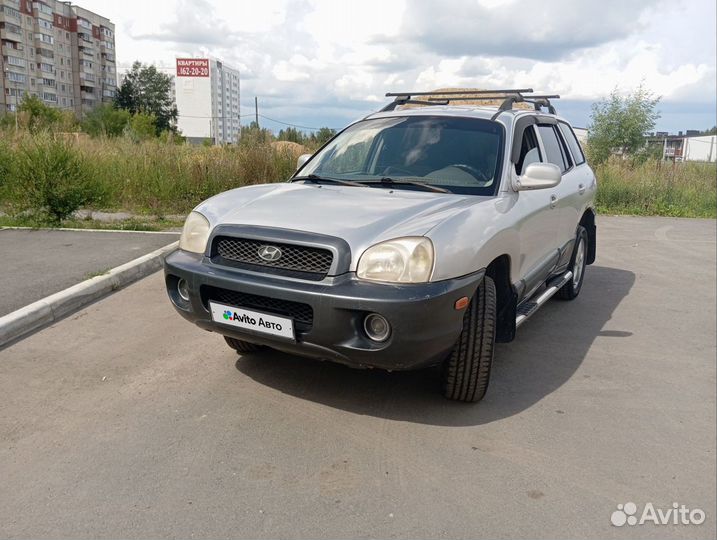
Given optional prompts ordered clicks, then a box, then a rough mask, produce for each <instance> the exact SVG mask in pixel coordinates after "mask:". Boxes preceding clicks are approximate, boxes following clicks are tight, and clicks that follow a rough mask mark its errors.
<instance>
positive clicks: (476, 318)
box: [443, 276, 496, 403]
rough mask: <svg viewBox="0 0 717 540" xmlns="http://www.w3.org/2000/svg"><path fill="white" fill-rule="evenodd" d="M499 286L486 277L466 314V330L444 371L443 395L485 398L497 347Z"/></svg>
mask: <svg viewBox="0 0 717 540" xmlns="http://www.w3.org/2000/svg"><path fill="white" fill-rule="evenodd" d="M495 327H496V294H495V284H494V283H493V280H492V279H491V278H489V277H487V276H486V277H484V278H483V282H482V283H481V285H480V287H479V288H478V291H477V292H476V294H475V296H474V297H473V299H472V300H471V303H470V304H469V306H468V308H467V309H466V312H465V314H464V315H463V329H462V330H461V333H460V335H459V336H458V341H457V342H456V344H455V346H454V347H453V351H452V352H451V355H450V356H449V357H448V358H447V359H446V361H445V364H444V366H443V367H444V369H443V395H444V396H445V397H447V398H448V399H452V400H456V401H465V402H469V403H475V402H476V401H480V400H481V399H483V396H485V393H486V390H487V389H488V382H489V380H490V370H491V367H492V365H493V348H494V345H495Z"/></svg>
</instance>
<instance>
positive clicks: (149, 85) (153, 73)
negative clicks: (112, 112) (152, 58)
mask: <svg viewBox="0 0 717 540" xmlns="http://www.w3.org/2000/svg"><path fill="white" fill-rule="evenodd" d="M115 105H116V106H117V108H119V109H126V110H128V111H129V112H130V113H132V114H137V113H140V112H141V113H146V114H152V115H154V116H155V119H156V121H155V130H156V134H157V135H159V134H160V133H161V132H162V131H176V123H177V115H178V113H177V106H176V105H175V104H174V100H173V99H172V79H171V78H170V76H169V75H166V74H164V73H161V72H159V71H157V68H156V67H154V66H145V65H142V63H141V62H135V63H134V64H132V69H131V70H130V71H129V72H128V73H127V74H126V75H125V77H124V79H123V80H122V84H121V85H120V87H119V90H118V91H117V97H116V98H115Z"/></svg>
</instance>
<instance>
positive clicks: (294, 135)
mask: <svg viewBox="0 0 717 540" xmlns="http://www.w3.org/2000/svg"><path fill="white" fill-rule="evenodd" d="M305 138H306V137H305V135H304V133H303V132H302V131H299V130H298V129H296V128H294V127H288V128H286V129H282V130H279V135H278V137H277V139H278V140H280V141H291V142H295V143H297V144H304V140H305Z"/></svg>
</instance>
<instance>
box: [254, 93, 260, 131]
mask: <svg viewBox="0 0 717 540" xmlns="http://www.w3.org/2000/svg"><path fill="white" fill-rule="evenodd" d="M254 115H255V117H256V127H257V128H258V127H259V98H258V97H256V96H254Z"/></svg>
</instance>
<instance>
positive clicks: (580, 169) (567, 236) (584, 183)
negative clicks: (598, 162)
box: [557, 122, 593, 253]
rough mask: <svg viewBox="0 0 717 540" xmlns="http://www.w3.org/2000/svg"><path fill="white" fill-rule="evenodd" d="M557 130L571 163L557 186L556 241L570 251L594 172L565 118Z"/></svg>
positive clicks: (559, 123) (589, 192) (588, 197)
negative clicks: (558, 222) (558, 221)
mask: <svg viewBox="0 0 717 540" xmlns="http://www.w3.org/2000/svg"><path fill="white" fill-rule="evenodd" d="M558 133H559V134H560V136H561V139H562V143H563V151H564V152H565V153H566V154H567V155H568V158H570V160H571V167H570V168H569V169H568V171H567V172H566V173H565V174H564V175H563V181H562V182H561V183H560V185H559V186H558V193H557V194H558V209H559V211H560V228H559V230H558V241H559V243H560V245H561V247H563V248H565V249H569V250H570V252H571V253H572V242H573V241H574V240H575V231H576V229H577V226H578V223H579V222H580V218H581V217H582V213H583V211H584V210H585V207H586V205H587V203H588V201H589V199H590V197H591V196H592V195H591V194H592V191H591V186H592V184H593V174H592V171H591V170H590V167H588V166H587V164H586V163H585V156H584V154H583V151H582V148H580V143H578V140H577V137H575V133H573V130H572V129H571V128H570V126H569V125H568V124H567V123H566V122H558Z"/></svg>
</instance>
